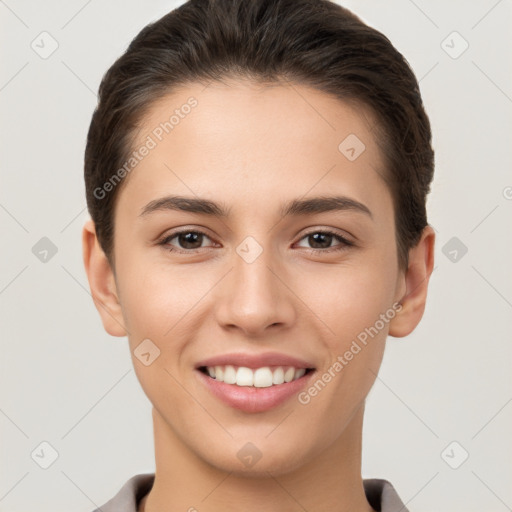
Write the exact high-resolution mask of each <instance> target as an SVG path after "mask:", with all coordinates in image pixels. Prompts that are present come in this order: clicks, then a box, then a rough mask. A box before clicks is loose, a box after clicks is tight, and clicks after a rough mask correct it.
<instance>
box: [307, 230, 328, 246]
mask: <svg viewBox="0 0 512 512" xmlns="http://www.w3.org/2000/svg"><path fill="white" fill-rule="evenodd" d="M309 238H310V239H312V240H313V243H311V241H310V244H311V246H312V247H315V244H318V239H319V238H324V239H325V238H327V240H328V242H329V243H328V244H327V245H325V244H323V245H322V243H320V246H321V247H324V248H325V247H330V245H331V239H332V235H328V234H325V233H315V234H313V235H310V236H309ZM324 241H325V240H324Z"/></svg>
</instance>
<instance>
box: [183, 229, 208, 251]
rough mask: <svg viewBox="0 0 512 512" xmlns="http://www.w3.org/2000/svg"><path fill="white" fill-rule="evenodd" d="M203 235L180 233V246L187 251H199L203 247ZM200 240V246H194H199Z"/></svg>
mask: <svg viewBox="0 0 512 512" xmlns="http://www.w3.org/2000/svg"><path fill="white" fill-rule="evenodd" d="M202 236H203V235H202V234H201V233H193V232H189V233H180V234H179V235H178V241H179V243H180V245H181V246H182V247H183V248H185V249H197V248H199V247H201V241H202V240H201V237H202ZM198 240H199V245H197V246H195V245H194V244H197V241H198Z"/></svg>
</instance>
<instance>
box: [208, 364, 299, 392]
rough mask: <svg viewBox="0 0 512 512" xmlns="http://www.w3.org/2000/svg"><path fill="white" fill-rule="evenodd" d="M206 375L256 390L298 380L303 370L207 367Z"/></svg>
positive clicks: (291, 368)
mask: <svg viewBox="0 0 512 512" xmlns="http://www.w3.org/2000/svg"><path fill="white" fill-rule="evenodd" d="M206 370H207V372H208V375H209V376H210V377H212V378H213V379H215V380H218V381H220V382H224V383H226V384H234V385H236V386H252V387H256V388H268V387H270V386H273V385H279V384H283V383H284V382H291V381H292V380H297V379H300V378H301V377H302V376H303V375H304V374H305V373H306V369H305V368H299V369H296V368H293V367H291V366H287V367H283V366H279V367H277V368H275V369H274V370H271V369H270V367H268V366H264V367H262V368H257V369H256V370H253V369H251V368H247V367H246V366H239V367H235V366H233V365H230V364H228V365H225V366H208V367H207V368H206Z"/></svg>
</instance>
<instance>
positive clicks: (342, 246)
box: [158, 229, 355, 254]
mask: <svg viewBox="0 0 512 512" xmlns="http://www.w3.org/2000/svg"><path fill="white" fill-rule="evenodd" d="M185 233H195V234H200V235H203V236H205V237H207V238H210V237H209V236H208V235H207V234H206V233H204V232H203V231H201V230H199V229H184V230H182V231H176V232H174V233H171V234H170V235H168V236H166V237H165V238H164V239H162V240H161V241H160V242H158V245H161V246H167V244H168V243H169V242H170V241H171V240H172V239H174V238H176V237H177V236H179V235H182V234H185ZM316 234H321V235H329V236H333V237H334V238H335V239H336V240H337V241H338V242H341V243H340V245H338V246H334V247H328V248H326V249H314V248H307V247H306V249H307V250H308V251H309V252H310V253H313V254H318V253H324V254H325V253H333V252H338V251H343V250H346V249H347V248H348V247H352V246H354V245H355V244H354V243H353V242H351V241H350V240H348V239H346V238H345V237H344V236H341V235H339V234H338V233H335V232H334V231H328V230H322V229H320V230H315V231H310V232H309V233H306V234H305V235H304V236H303V237H302V238H301V239H300V240H303V239H304V238H306V237H308V236H311V235H316ZM300 240H299V241H300ZM166 249H167V250H168V251H169V252H177V253H182V254H185V253H189V254H190V253H192V254H194V253H196V252H198V251H199V250H200V249H202V248H199V249H176V248H174V247H172V248H170V247H166Z"/></svg>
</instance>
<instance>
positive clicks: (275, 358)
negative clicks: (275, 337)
mask: <svg viewBox="0 0 512 512" xmlns="http://www.w3.org/2000/svg"><path fill="white" fill-rule="evenodd" d="M228 364H230V365H233V366H245V367H247V368H253V369H254V368H262V367H264V366H293V367H294V368H297V369H300V368H314V365H313V364H312V363H311V362H310V361H306V360H304V359H300V358H297V357H293V356H289V355H286V354H280V353H278V352H264V353H262V354H244V353H242V352H236V353H231V354H221V355H218V356H214V357H210V358H208V359H203V360H202V361H200V362H199V363H197V364H196V368H201V367H203V366H224V365H228Z"/></svg>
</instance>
